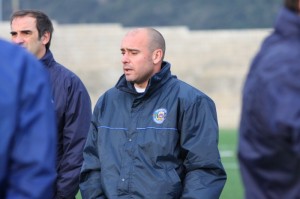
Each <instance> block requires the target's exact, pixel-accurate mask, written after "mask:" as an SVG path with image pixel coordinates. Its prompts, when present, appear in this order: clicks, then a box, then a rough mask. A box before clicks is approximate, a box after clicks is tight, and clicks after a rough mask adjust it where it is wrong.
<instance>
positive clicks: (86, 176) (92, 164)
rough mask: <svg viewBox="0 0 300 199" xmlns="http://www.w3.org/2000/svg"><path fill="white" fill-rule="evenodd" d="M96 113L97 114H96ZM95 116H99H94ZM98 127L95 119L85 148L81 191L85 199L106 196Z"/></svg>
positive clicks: (99, 198)
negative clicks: (102, 180)
mask: <svg viewBox="0 0 300 199" xmlns="http://www.w3.org/2000/svg"><path fill="white" fill-rule="evenodd" d="M94 115H95V114H94ZM93 118H97V117H96V116H94V117H93ZM97 146H98V128H97V123H96V122H95V119H93V122H92V124H91V126H90V130H89V134H88V138H87V141H86V144H85V147H84V150H83V159H84V161H83V165H82V169H81V174H80V185H79V186H80V192H81V196H82V198H83V199H88V198H97V199H101V198H103V199H104V198H106V197H105V195H104V193H103V191H102V185H101V180H100V179H101V168H100V159H99V154H98V149H97Z"/></svg>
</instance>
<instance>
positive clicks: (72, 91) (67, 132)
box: [57, 76, 92, 198]
mask: <svg viewBox="0 0 300 199" xmlns="http://www.w3.org/2000/svg"><path fill="white" fill-rule="evenodd" d="M67 93H68V94H67V99H66V100H67V106H66V110H65V115H64V118H65V121H64V127H63V138H62V145H63V156H62V158H61V161H60V165H59V173H58V175H59V176H58V179H57V197H58V198H60V197H62V198H74V197H75V195H76V194H77V192H78V190H79V174H80V169H81V166H82V161H83V157H82V151H83V147H84V144H85V141H86V137H87V134H88V129H89V125H90V122H91V115H92V110H91V100H90V97H89V94H88V92H87V90H86V88H85V87H84V85H83V83H82V82H81V80H80V79H79V78H78V77H77V76H73V77H72V78H71V79H70V82H69V83H68V85H67Z"/></svg>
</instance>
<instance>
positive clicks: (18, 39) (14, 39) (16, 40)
mask: <svg viewBox="0 0 300 199" xmlns="http://www.w3.org/2000/svg"><path fill="white" fill-rule="evenodd" d="M12 42H14V43H15V44H18V45H21V44H23V43H24V39H23V37H22V36H20V35H15V36H12Z"/></svg>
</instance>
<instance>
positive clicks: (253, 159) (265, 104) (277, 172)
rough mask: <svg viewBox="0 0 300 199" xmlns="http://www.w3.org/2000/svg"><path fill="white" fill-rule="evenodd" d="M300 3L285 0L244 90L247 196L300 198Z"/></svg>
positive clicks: (242, 146) (242, 151)
mask: <svg viewBox="0 0 300 199" xmlns="http://www.w3.org/2000/svg"><path fill="white" fill-rule="evenodd" d="M299 13H300V2H299V0H286V1H285V7H284V8H282V9H281V10H280V12H279V15H278V17H277V20H276V23H275V27H274V31H273V32H272V33H271V35H270V36H268V37H267V38H266V39H265V41H264V42H263V44H262V46H261V49H260V51H259V52H258V54H257V55H256V57H255V58H254V60H253V62H252V65H251V67H250V71H249V74H248V76H247V78H246V81H245V85H244V90H243V106H242V113H241V122H240V137H239V147H238V157H239V162H240V168H241V174H242V179H243V182H244V185H245V197H246V198H247V199H252V198H255V199H264V198H266V199H267V198H268V199H275V198H276V199H282V198H289V199H296V198H299V197H300V172H299V168H300V14H299Z"/></svg>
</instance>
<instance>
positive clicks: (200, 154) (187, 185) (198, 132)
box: [181, 97, 226, 199]
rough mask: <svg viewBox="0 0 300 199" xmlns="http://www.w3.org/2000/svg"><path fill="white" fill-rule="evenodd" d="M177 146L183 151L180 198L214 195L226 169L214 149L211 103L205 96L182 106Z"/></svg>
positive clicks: (215, 127)
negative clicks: (182, 175) (182, 112)
mask: <svg viewBox="0 0 300 199" xmlns="http://www.w3.org/2000/svg"><path fill="white" fill-rule="evenodd" d="M181 146H182V148H183V150H184V151H186V156H185V160H184V165H185V168H186V175H185V179H184V182H183V186H184V187H183V193H182V198H189V199H192V198H195V199H196V198H205V199H218V198H219V197H220V195H221V192H222V190H223V187H224V185H225V182H226V173H225V170H224V168H223V165H222V163H221V159H220V154H219V150H218V123H217V115H216V110H215V105H214V103H213V101H212V100H211V99H209V98H208V97H202V98H199V99H198V100H197V102H195V103H194V104H192V105H190V106H189V107H188V108H187V109H186V111H185V114H184V117H183V119H182V128H181Z"/></svg>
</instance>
